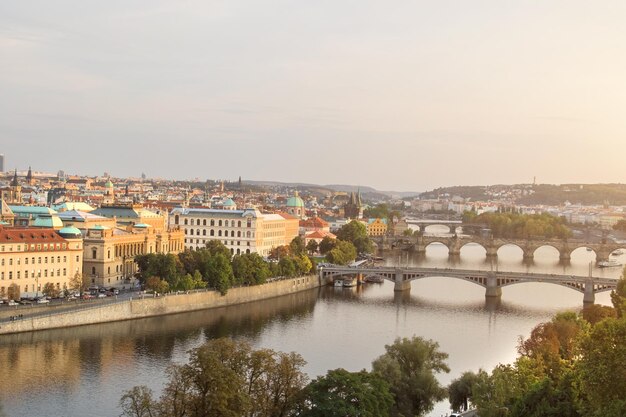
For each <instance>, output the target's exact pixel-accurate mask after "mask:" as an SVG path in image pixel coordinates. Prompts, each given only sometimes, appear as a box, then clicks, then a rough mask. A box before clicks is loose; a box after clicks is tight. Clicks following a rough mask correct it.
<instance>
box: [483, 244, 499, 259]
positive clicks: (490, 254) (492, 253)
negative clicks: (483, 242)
mask: <svg viewBox="0 0 626 417" xmlns="http://www.w3.org/2000/svg"><path fill="white" fill-rule="evenodd" d="M485 250H486V251H487V258H497V257H498V248H497V247H496V246H491V245H489V246H487V247H485Z"/></svg>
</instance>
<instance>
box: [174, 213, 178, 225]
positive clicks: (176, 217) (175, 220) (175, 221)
mask: <svg viewBox="0 0 626 417" xmlns="http://www.w3.org/2000/svg"><path fill="white" fill-rule="evenodd" d="M178 220H179V216H178V214H177V215H176V216H174V224H178Z"/></svg>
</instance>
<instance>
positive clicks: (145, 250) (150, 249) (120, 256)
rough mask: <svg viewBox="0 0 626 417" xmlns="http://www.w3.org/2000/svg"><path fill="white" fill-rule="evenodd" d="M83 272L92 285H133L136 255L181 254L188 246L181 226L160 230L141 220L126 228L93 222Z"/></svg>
mask: <svg viewBox="0 0 626 417" xmlns="http://www.w3.org/2000/svg"><path fill="white" fill-rule="evenodd" d="M84 233H85V238H84V244H83V247H84V262H83V275H84V276H85V277H87V279H88V280H89V282H90V283H91V285H95V286H99V287H106V288H109V287H120V288H129V287H133V286H135V285H136V280H135V274H136V273H137V264H136V263H135V256H137V255H146V254H150V253H164V254H168V253H173V254H176V253H179V252H181V251H182V250H183V249H184V242H183V232H182V231H181V230H180V229H169V230H163V229H162V230H157V229H156V228H154V227H152V226H150V225H148V224H145V223H138V224H134V225H128V226H126V227H110V226H103V225H99V224H91V225H89V226H88V228H87V229H86V230H85V231H84Z"/></svg>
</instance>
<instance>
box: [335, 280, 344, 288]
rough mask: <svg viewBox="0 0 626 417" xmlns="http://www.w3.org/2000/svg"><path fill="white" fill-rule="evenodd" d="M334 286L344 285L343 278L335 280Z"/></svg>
mask: <svg viewBox="0 0 626 417" xmlns="http://www.w3.org/2000/svg"><path fill="white" fill-rule="evenodd" d="M334 286H335V287H343V280H342V279H336V280H335V282H334Z"/></svg>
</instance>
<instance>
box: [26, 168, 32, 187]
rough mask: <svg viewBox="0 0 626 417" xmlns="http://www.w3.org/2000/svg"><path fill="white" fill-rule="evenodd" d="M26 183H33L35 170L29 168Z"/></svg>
mask: <svg viewBox="0 0 626 417" xmlns="http://www.w3.org/2000/svg"><path fill="white" fill-rule="evenodd" d="M26 182H27V183H28V184H32V183H33V170H32V169H31V168H30V166H29V167H28V174H26Z"/></svg>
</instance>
